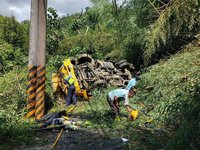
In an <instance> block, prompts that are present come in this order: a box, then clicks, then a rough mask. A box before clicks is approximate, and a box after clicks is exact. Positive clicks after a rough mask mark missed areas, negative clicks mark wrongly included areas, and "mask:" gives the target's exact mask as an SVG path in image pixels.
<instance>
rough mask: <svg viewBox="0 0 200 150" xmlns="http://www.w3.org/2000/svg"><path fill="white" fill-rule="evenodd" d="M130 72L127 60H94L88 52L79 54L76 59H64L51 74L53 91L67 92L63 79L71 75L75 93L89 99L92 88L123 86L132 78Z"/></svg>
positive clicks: (132, 71) (131, 69) (131, 70)
mask: <svg viewBox="0 0 200 150" xmlns="http://www.w3.org/2000/svg"><path fill="white" fill-rule="evenodd" d="M132 73H134V67H133V65H132V64H130V63H128V62H127V60H120V61H118V62H114V61H108V60H105V61H104V60H94V59H93V58H92V57H91V56H90V55H88V54H80V55H79V56H78V57H77V59H75V58H72V59H70V58H68V59H66V60H64V62H63V65H62V66H61V67H60V69H59V70H58V72H56V73H53V74H52V87H53V92H54V93H65V94H67V86H66V85H65V84H64V81H63V79H64V77H65V76H68V75H71V76H72V77H73V79H74V81H75V87H76V92H77V93H76V95H77V96H78V97H81V98H84V99H85V100H89V99H90V98H91V97H92V94H91V91H92V89H94V88H98V89H104V88H105V87H107V86H112V87H113V86H115V87H125V86H126V85H127V83H128V81H129V80H130V79H131V78H132Z"/></svg>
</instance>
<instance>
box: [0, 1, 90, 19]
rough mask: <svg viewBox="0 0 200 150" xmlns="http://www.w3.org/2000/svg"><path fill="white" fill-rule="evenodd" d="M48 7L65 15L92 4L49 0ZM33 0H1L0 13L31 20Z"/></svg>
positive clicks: (88, 2) (79, 10)
mask: <svg viewBox="0 0 200 150" xmlns="http://www.w3.org/2000/svg"><path fill="white" fill-rule="evenodd" d="M47 5H48V7H53V8H55V9H56V10H57V14H58V15H59V16H60V17H61V16H63V15H67V14H72V13H76V12H81V9H83V10H84V9H85V7H87V6H91V3H90V1H89V0H48V2H47ZM30 8H31V0H0V15H2V16H15V18H16V19H17V20H18V21H19V22H21V21H23V20H30Z"/></svg>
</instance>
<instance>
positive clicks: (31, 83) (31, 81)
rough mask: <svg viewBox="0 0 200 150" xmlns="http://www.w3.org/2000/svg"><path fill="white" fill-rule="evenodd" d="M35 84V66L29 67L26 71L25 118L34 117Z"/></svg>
mask: <svg viewBox="0 0 200 150" xmlns="http://www.w3.org/2000/svg"><path fill="white" fill-rule="evenodd" d="M36 83H37V66H29V70H28V87H27V95H28V100H27V110H28V113H27V117H33V116H34V115H35V98H36Z"/></svg>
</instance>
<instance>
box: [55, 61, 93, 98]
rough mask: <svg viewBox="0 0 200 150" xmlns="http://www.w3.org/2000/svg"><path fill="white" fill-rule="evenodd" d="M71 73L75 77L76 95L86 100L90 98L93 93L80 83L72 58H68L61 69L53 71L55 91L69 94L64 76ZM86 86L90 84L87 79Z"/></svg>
mask: <svg viewBox="0 0 200 150" xmlns="http://www.w3.org/2000/svg"><path fill="white" fill-rule="evenodd" d="M68 75H71V76H72V77H73V79H74V85H75V87H76V95H77V96H79V97H83V98H84V99H85V100H89V99H90V98H91V97H92V95H91V94H90V93H89V92H88V89H86V88H85V87H83V86H82V87H81V86H80V83H79V81H78V79H77V77H76V75H75V71H74V65H73V64H72V62H71V60H70V59H69V58H68V59H66V60H65V61H64V62H63V65H62V66H61V67H60V69H59V71H58V72H56V73H52V78H51V82H52V88H53V92H54V93H62V92H64V93H65V94H67V92H68V88H67V85H66V84H64V77H65V76H68ZM82 82H84V85H85V86H88V84H87V83H86V82H85V81H82Z"/></svg>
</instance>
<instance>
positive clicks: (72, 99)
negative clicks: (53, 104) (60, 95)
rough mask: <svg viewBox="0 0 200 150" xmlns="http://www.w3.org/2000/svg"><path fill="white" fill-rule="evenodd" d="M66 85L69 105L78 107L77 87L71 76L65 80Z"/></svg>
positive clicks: (66, 97)
mask: <svg viewBox="0 0 200 150" xmlns="http://www.w3.org/2000/svg"><path fill="white" fill-rule="evenodd" d="M64 83H65V84H66V85H67V87H68V91H67V95H65V100H66V102H67V105H68V106H69V105H71V104H73V105H76V87H75V86H74V79H73V77H72V76H71V75H69V76H66V77H65V78H64Z"/></svg>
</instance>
